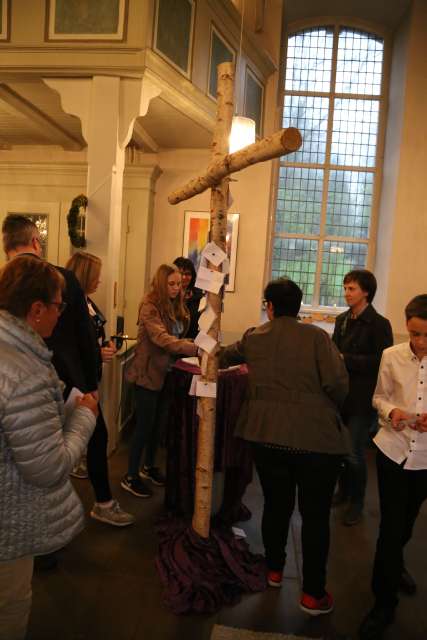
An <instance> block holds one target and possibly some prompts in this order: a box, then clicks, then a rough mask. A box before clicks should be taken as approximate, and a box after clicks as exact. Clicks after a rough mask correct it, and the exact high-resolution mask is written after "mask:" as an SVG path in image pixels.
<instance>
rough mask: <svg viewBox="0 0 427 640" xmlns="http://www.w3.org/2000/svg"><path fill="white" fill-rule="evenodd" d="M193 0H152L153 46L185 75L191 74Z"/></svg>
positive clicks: (188, 76)
mask: <svg viewBox="0 0 427 640" xmlns="http://www.w3.org/2000/svg"><path fill="white" fill-rule="evenodd" d="M194 13H195V6H194V0H156V12H155V19H154V38H153V49H154V51H155V52H156V53H158V54H159V55H160V56H161V57H162V58H164V60H166V62H168V63H169V64H170V65H171V66H172V67H174V68H175V69H176V70H177V71H179V72H180V73H182V74H184V75H185V76H186V77H187V78H190V76H191V61H192V56H193V34H194Z"/></svg>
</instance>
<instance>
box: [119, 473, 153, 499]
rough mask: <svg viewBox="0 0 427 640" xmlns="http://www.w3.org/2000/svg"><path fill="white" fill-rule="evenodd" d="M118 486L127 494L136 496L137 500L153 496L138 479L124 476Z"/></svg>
mask: <svg viewBox="0 0 427 640" xmlns="http://www.w3.org/2000/svg"><path fill="white" fill-rule="evenodd" d="M120 486H121V487H122V488H123V489H126V491H129V493H132V494H133V495H134V496H137V497H138V498H151V496H152V495H153V492H152V491H151V489H150V488H149V487H147V485H146V484H145V482H142V480H140V479H139V478H138V477H137V478H130V477H129V476H124V478H123V479H122V481H121V483H120Z"/></svg>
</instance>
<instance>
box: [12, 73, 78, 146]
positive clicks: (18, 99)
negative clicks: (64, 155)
mask: <svg viewBox="0 0 427 640" xmlns="http://www.w3.org/2000/svg"><path fill="white" fill-rule="evenodd" d="M0 100H3V101H4V102H6V104H8V105H9V106H10V107H12V108H13V109H15V110H16V111H18V112H19V113H20V114H21V115H23V116H25V117H26V118H28V119H29V120H30V121H31V122H33V123H35V124H37V125H38V126H39V127H40V129H41V130H42V131H43V133H44V134H45V135H46V136H47V137H48V138H49V139H50V140H52V144H59V145H60V146H61V147H63V149H66V150H69V151H80V150H81V149H82V148H83V146H84V145H82V143H81V141H80V140H78V139H76V138H75V137H74V136H73V135H72V134H71V133H69V132H68V131H67V130H66V129H64V128H63V127H61V125H59V124H58V123H56V122H55V121H54V120H52V118H50V117H49V116H48V115H46V114H45V113H43V112H42V111H40V109H39V108H38V107H36V106H35V105H34V104H32V103H31V102H29V101H28V100H26V99H25V98H23V97H22V96H20V95H19V94H18V93H16V92H15V91H14V90H13V89H11V88H10V87H9V86H8V85H6V84H0Z"/></svg>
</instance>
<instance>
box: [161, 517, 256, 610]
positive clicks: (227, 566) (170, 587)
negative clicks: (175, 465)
mask: <svg viewBox="0 0 427 640" xmlns="http://www.w3.org/2000/svg"><path fill="white" fill-rule="evenodd" d="M158 533H159V538H160V546H159V553H158V556H157V557H156V566H157V570H158V572H159V575H160V579H161V581H162V584H163V586H164V588H165V591H164V596H163V600H164V603H165V604H166V606H167V607H169V608H170V609H171V610H172V611H173V612H174V613H176V614H182V613H190V612H194V613H214V612H215V611H218V609H219V608H220V607H221V606H222V605H233V604H235V603H236V602H238V601H239V600H240V598H241V595H242V594H243V593H251V592H256V591H263V590H264V589H266V587H267V581H266V567H265V562H264V558H263V557H262V556H260V555H254V554H252V553H251V552H250V551H249V549H248V545H247V543H246V542H245V541H244V540H237V539H236V538H234V536H233V535H232V533H231V532H230V531H229V530H227V529H225V528H212V529H211V533H210V537H209V538H208V539H205V538H201V537H200V536H199V535H198V534H197V533H196V532H195V531H194V529H192V528H191V527H190V526H188V524H187V523H186V522H185V520H173V519H167V520H164V521H163V523H161V524H160V525H159V526H158Z"/></svg>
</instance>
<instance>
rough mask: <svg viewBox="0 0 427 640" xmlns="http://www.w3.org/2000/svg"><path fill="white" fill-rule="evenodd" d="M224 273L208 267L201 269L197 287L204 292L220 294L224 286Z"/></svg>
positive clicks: (198, 273)
mask: <svg viewBox="0 0 427 640" xmlns="http://www.w3.org/2000/svg"><path fill="white" fill-rule="evenodd" d="M224 275H225V274H224V273H221V271H214V270H213V269H207V268H206V267H199V270H198V272H197V279H196V283H195V286H196V287H197V288H198V289H202V290H203V291H210V292H211V293H218V292H219V290H220V289H221V287H222V285H223V284H224Z"/></svg>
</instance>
